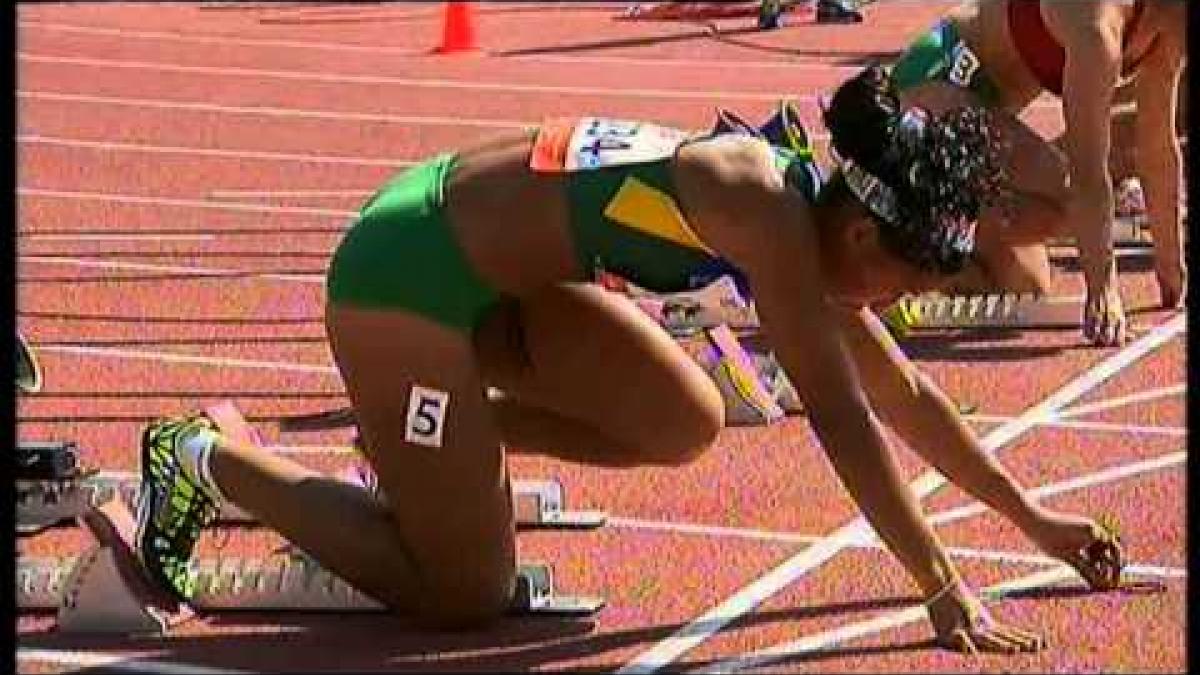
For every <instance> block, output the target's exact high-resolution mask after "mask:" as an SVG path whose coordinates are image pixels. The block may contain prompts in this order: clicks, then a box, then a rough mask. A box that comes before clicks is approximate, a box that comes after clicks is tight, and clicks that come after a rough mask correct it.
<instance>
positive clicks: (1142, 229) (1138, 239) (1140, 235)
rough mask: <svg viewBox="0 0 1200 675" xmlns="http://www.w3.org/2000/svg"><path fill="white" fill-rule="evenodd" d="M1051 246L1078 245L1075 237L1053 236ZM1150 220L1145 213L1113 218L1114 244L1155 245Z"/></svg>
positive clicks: (1138, 246) (1140, 246)
mask: <svg viewBox="0 0 1200 675" xmlns="http://www.w3.org/2000/svg"><path fill="white" fill-rule="evenodd" d="M1046 243H1047V244H1048V245H1050V246H1072V247H1073V246H1076V245H1077V244H1076V241H1075V237H1053V238H1052V239H1050V240H1049V241H1047V242H1046ZM1153 243H1154V241H1153V239H1151V237H1150V221H1149V220H1147V218H1146V216H1144V215H1135V216H1117V217H1115V218H1113V245H1114V246H1115V247H1117V248H1147V247H1149V246H1151V245H1153Z"/></svg>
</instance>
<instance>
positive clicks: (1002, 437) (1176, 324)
mask: <svg viewBox="0 0 1200 675" xmlns="http://www.w3.org/2000/svg"><path fill="white" fill-rule="evenodd" d="M1186 322H1187V316H1186V314H1177V315H1175V317H1173V318H1172V319H1170V320H1168V321H1166V322H1164V323H1163V324H1161V325H1159V326H1157V327H1155V328H1154V329H1153V330H1152V331H1151V332H1149V333H1147V334H1146V335H1143V336H1142V337H1141V338H1139V339H1137V340H1136V341H1134V342H1132V343H1130V344H1129V345H1127V346H1126V347H1124V348H1123V349H1121V350H1120V351H1119V352H1117V354H1116V355H1114V356H1112V357H1110V358H1108V359H1106V360H1104V361H1102V362H1101V363H1099V364H1097V365H1095V366H1093V367H1091V368H1089V369H1087V370H1086V371H1085V372H1084V373H1083V374H1081V375H1080V376H1079V377H1077V378H1075V379H1074V380H1072V381H1071V382H1069V383H1068V384H1066V385H1064V386H1063V387H1062V388H1060V389H1059V390H1058V391H1056V392H1055V393H1053V394H1051V395H1050V396H1049V397H1047V398H1046V399H1044V400H1042V401H1041V402H1040V403H1038V404H1036V405H1034V406H1032V407H1030V408H1029V409H1028V410H1026V411H1025V412H1024V413H1022V414H1021V415H1020V416H1019V417H1017V418H1016V419H1014V420H1012V421H1011V422H1007V423H1005V424H1003V425H1001V426H1000V427H998V428H996V429H995V430H993V431H991V432H990V433H988V434H987V435H986V436H985V437H983V438H982V439H981V444H982V445H983V447H984V448H985V449H986V450H987V451H989V452H994V451H996V450H998V449H999V448H1001V447H1003V446H1004V445H1007V444H1008V443H1010V442H1011V441H1013V440H1015V439H1016V438H1018V437H1020V436H1021V435H1023V434H1024V433H1026V432H1027V431H1029V430H1030V429H1032V428H1033V427H1034V426H1036V425H1037V424H1038V423H1039V422H1041V421H1042V420H1044V419H1046V418H1047V417H1049V416H1050V415H1052V414H1053V413H1054V412H1055V411H1057V410H1058V409H1060V408H1062V407H1064V406H1066V405H1067V404H1069V403H1071V402H1072V401H1074V400H1076V399H1078V398H1079V397H1080V396H1082V395H1084V394H1086V393H1087V392H1089V391H1091V390H1092V389H1094V388H1095V387H1097V386H1099V385H1100V384H1101V383H1102V382H1104V381H1105V380H1107V379H1108V378H1109V377H1111V376H1113V375H1115V374H1116V373H1118V372H1120V371H1122V370H1124V369H1125V368H1127V367H1128V366H1130V365H1131V364H1133V363H1135V362H1136V361H1137V360H1138V359H1140V358H1141V357H1143V356H1145V355H1146V354H1148V353H1149V352H1150V351H1152V350H1154V349H1156V348H1158V347H1159V346H1161V345H1163V344H1164V343H1166V342H1167V341H1169V340H1171V339H1172V338H1174V337H1175V336H1176V335H1178V334H1179V333H1181V332H1183V330H1184V329H1185V327H1186V325H1187V323H1186ZM945 482H946V479H945V477H944V476H942V474H941V473H939V472H937V471H935V470H932V469H931V470H928V471H926V472H925V473H924V474H922V475H921V476H920V477H919V478H917V479H916V480H915V481H913V482H912V483H911V484H910V485H909V488H910V489H911V490H912V491H913V493H914V494H915V496H916V498H917V499H918V500H920V499H922V498H924V497H925V496H926V495H928V494H930V493H932V492H933V491H935V490H937V489H938V488H940V487H941V486H942V485H943V484H945ZM873 537H874V531H873V530H872V529H871V526H870V524H869V523H868V522H867V520H866V518H864V517H862V516H858V517H857V518H855V519H854V520H852V521H850V522H849V523H847V524H845V525H843V526H842V527H840V528H838V529H837V530H835V531H834V532H833V533H831V534H830V535H829V536H827V537H826V538H825V539H823V540H821V541H819V542H817V543H815V544H813V545H812V546H809V547H808V548H806V549H804V550H802V551H800V552H799V553H797V554H796V555H794V556H792V557H791V558H789V559H788V560H786V561H784V562H783V563H782V564H780V565H778V566H777V567H775V568H774V569H772V570H771V571H769V572H767V573H766V574H765V575H763V576H762V577H760V578H758V579H757V580H755V581H753V582H751V583H750V584H749V585H747V586H745V587H744V588H742V589H741V590H739V591H737V592H736V593H734V594H733V596H731V597H730V598H728V599H726V600H725V601H724V602H722V603H720V604H718V605H717V606H716V607H713V608H712V609H709V610H708V611H706V612H704V613H703V614H701V615H700V616H699V617H697V618H696V619H694V620H693V621H691V622H689V623H688V624H687V625H685V626H683V627H682V628H680V629H679V630H677V631H675V632H674V633H672V634H671V635H670V636H668V637H667V638H665V639H663V640H661V641H660V642H658V643H657V644H655V645H654V646H653V647H651V648H650V649H648V650H646V651H644V652H642V653H641V654H638V655H637V656H636V657H635V658H634V659H633V660H632V661H630V662H629V663H627V664H626V665H625V666H624V667H623V668H621V669H620V670H619V671H618V672H620V673H650V672H656V671H658V670H660V669H662V668H665V667H667V666H669V665H670V664H671V663H672V662H674V661H675V660H676V659H678V658H679V657H680V656H682V655H684V654H686V653H687V652H689V651H691V650H692V649H694V648H696V647H697V646H699V645H700V644H701V643H703V642H704V641H705V640H707V639H709V638H710V637H712V636H713V635H714V634H716V633H717V632H719V631H720V630H722V629H723V628H724V627H725V626H727V625H729V624H730V623H732V622H734V621H737V620H738V619H739V618H741V617H742V616H744V615H746V614H747V613H749V612H751V611H753V610H754V608H755V607H757V606H758V605H759V604H761V603H762V602H763V601H765V600H767V599H768V598H770V597H771V596H773V595H775V594H776V593H778V592H779V591H780V590H782V589H783V588H785V587H786V586H788V585H789V584H791V583H792V582H794V581H795V580H797V579H799V578H800V577H802V576H803V575H805V574H807V573H808V572H810V571H811V570H813V569H815V568H817V567H818V566H820V565H822V564H824V563H825V562H826V561H828V560H829V559H830V558H832V557H833V556H834V555H836V554H837V553H838V552H839V551H841V550H843V549H845V548H846V547H848V546H851V545H853V544H854V543H856V542H859V541H863V540H868V539H870V538H873Z"/></svg>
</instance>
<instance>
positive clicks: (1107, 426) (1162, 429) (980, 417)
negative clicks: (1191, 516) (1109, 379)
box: [968, 413, 1188, 437]
mask: <svg viewBox="0 0 1200 675" xmlns="http://www.w3.org/2000/svg"><path fill="white" fill-rule="evenodd" d="M1060 415H1061V413H1060ZM968 419H969V421H975V422H1006V421H1008V420H1011V419H1013V418H1012V417H1008V416H1005V415H984V414H979V413H976V414H973V415H970V416H969V418H968ZM1038 426H1039V427H1049V428H1059V429H1075V430H1077V431H1096V432H1102V433H1103V432H1107V433H1116V434H1150V435H1158V436H1178V437H1182V436H1187V433H1188V430H1187V427H1168V426H1156V425H1145V424H1123V423H1118V422H1090V421H1087V420H1070V419H1067V420H1064V419H1059V418H1058V417H1057V416H1056V417H1053V418H1051V419H1047V420H1043V421H1042V422H1039V423H1038Z"/></svg>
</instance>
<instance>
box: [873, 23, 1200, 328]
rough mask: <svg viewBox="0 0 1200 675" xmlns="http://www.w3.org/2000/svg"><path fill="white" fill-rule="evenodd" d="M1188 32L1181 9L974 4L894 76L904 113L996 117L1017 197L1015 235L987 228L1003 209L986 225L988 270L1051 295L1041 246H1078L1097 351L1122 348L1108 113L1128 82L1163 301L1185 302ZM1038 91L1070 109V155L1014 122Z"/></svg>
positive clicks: (911, 54)
mask: <svg viewBox="0 0 1200 675" xmlns="http://www.w3.org/2000/svg"><path fill="white" fill-rule="evenodd" d="M1186 29H1187V7H1186V3H1185V2H1184V1H1183V0H1133V1H1129V0H1090V1H1088V2H1060V1H1058V0H1041V1H1035V0H997V1H994V0H975V1H972V2H966V3H964V4H961V5H959V6H958V7H957V8H955V9H954V10H952V11H951V12H950V14H949V15H948V16H947V17H946V18H945V19H943V20H942V21H941V22H940V23H939V24H938V25H937V26H936V27H935V28H934V29H933V30H932V31H931V32H930V33H929V34H927V35H925V36H923V37H922V38H920V39H919V40H918V41H917V42H916V43H914V44H913V45H912V46H911V47H910V48H909V50H908V51H907V52H906V53H905V55H904V56H903V57H901V59H900V60H899V62H897V63H896V65H895V68H894V69H893V71H892V77H893V78H894V80H895V82H896V86H897V87H898V88H899V89H900V90H901V91H902V92H903V96H902V99H901V100H902V101H903V102H904V104H905V105H920V106H924V107H926V108H928V109H930V110H932V111H935V112H936V111H941V110H947V109H952V108H958V107H962V106H968V105H975V106H980V105H982V106H987V107H989V108H992V109H994V110H995V111H997V112H998V113H999V114H998V115H997V119H998V120H999V121H998V122H997V130H998V132H999V135H1000V136H1001V137H1003V138H1005V141H1006V142H1005V144H1004V145H1005V146H1006V147H1005V149H1004V151H1003V155H1004V161H1005V164H1006V168H1007V171H1008V174H1009V176H1010V177H1011V180H1012V181H1013V183H1014V188H1015V191H1016V192H1017V193H1018V199H1017V204H1016V205H1015V212H1013V213H1012V214H1011V215H1012V219H1011V226H1010V227H1007V228H1005V227H989V226H988V223H989V221H990V220H991V219H992V218H993V217H997V218H1001V219H1006V217H1005V215H1004V214H1002V213H1001V212H1000V211H992V212H990V213H986V214H985V215H984V218H983V220H982V222H981V226H980V228H979V241H978V242H977V245H978V250H977V254H978V255H977V257H978V260H979V263H980V266H981V268H982V270H981V271H982V272H984V273H985V274H986V275H987V276H988V277H990V279H991V280H992V281H993V282H996V283H999V284H1000V285H1001V286H1003V287H1005V288H1008V289H1012V290H1019V291H1045V290H1046V288H1047V285H1048V283H1049V279H1048V275H1049V265H1048V263H1047V258H1046V250H1045V247H1044V246H1043V245H1042V244H1043V242H1045V240H1046V239H1047V238H1048V237H1050V236H1055V235H1069V236H1076V237H1078V243H1079V255H1080V261H1081V263H1082V268H1083V273H1084V279H1085V282H1086V287H1087V295H1086V300H1085V303H1084V309H1083V328H1084V333H1085V334H1086V335H1087V337H1088V338H1089V339H1090V340H1092V341H1093V342H1095V343H1098V344H1104V345H1112V344H1117V343H1120V342H1122V341H1124V339H1125V336H1126V331H1125V314H1124V310H1123V308H1122V304H1121V296H1120V290H1119V287H1118V284H1117V266H1116V261H1115V258H1114V256H1113V252H1112V217H1113V181H1112V176H1111V175H1110V173H1109V164H1108V160H1109V152H1110V148H1111V144H1112V140H1113V139H1112V134H1111V124H1110V114H1111V113H1110V111H1111V108H1112V103H1113V102H1114V94H1115V92H1116V91H1117V89H1118V87H1119V86H1120V85H1121V84H1122V82H1123V81H1127V80H1130V81H1131V84H1132V86H1133V88H1134V98H1135V99H1136V103H1137V117H1136V121H1135V123H1134V124H1135V132H1134V134H1133V136H1134V138H1135V144H1136V156H1137V163H1138V173H1139V175H1140V179H1141V182H1142V185H1143V186H1144V187H1145V194H1146V203H1147V214H1148V216H1149V219H1150V225H1151V233H1152V235H1153V238H1154V246H1155V272H1156V276H1157V279H1158V287H1159V293H1160V298H1161V301H1162V304H1163V306H1164V307H1168V308H1177V307H1182V306H1183V303H1184V289H1185V275H1186V270H1185V267H1184V259H1183V243H1182V241H1183V240H1182V224H1183V223H1182V220H1181V218H1180V210H1179V195H1180V184H1181V173H1180V167H1181V164H1180V150H1179V142H1178V139H1177V138H1176V135H1175V131H1176V123H1175V115H1176V95H1177V89H1178V86H1179V79H1180V78H1179V75H1180V72H1181V69H1182V67H1183V60H1184V55H1185V51H1186V46H1187V43H1186ZM1043 92H1050V93H1052V94H1056V95H1058V96H1060V97H1061V98H1062V102H1063V113H1064V117H1065V120H1066V133H1065V134H1064V137H1063V141H1064V142H1063V147H1064V148H1065V157H1064V156H1063V153H1061V152H1059V151H1058V149H1057V148H1056V147H1055V146H1054V145H1053V144H1051V143H1050V142H1047V141H1046V140H1044V139H1042V138H1041V137H1039V136H1038V135H1037V134H1036V133H1035V132H1033V131H1032V130H1031V129H1029V128H1028V127H1026V126H1025V125H1023V124H1022V123H1021V122H1020V121H1019V120H1018V119H1017V117H1016V115H1017V114H1018V113H1020V112H1021V111H1022V110H1023V109H1024V108H1026V107H1027V106H1028V105H1029V104H1030V103H1031V102H1032V101H1033V100H1034V99H1035V98H1037V97H1038V96H1039V95H1040V94H1042V93H1043ZM1001 111H1002V112H1001ZM1119 150H1120V149H1119ZM968 285H969V283H968Z"/></svg>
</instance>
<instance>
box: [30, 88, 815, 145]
mask: <svg viewBox="0 0 1200 675" xmlns="http://www.w3.org/2000/svg"><path fill="white" fill-rule="evenodd" d="M17 97H18V98H29V99H35V100H45V101H59V102H70V103H85V104H88V105H113V106H124V107H132V108H151V109H157V110H187V111H191V112H206V113H216V114H231V115H264V116H268V117H282V118H301V119H323V120H338V121H355V122H387V123H395V124H406V125H414V124H421V125H430V126H451V127H454V126H459V127H480V128H487V129H526V128H532V127H534V126H537V124H538V122H537V121H536V120H530V121H525V122H522V121H504V120H492V119H489V120H483V119H472V118H469V117H457V116H456V117H448V116H439V115H390V114H383V113H360V112H341V111H334V110H308V109H302V108H284V107H272V106H229V105H220V104H217V103H206V102H203V101H170V100H163V99H151V98H129V97H123V96H93V95H91V94H78V93H71V92H61V91H29V90H18V91H17ZM813 126H814V127H816V128H823V127H821V126H820V123H819V122H817V123H814V124H813ZM808 137H809V139H811V140H813V141H828V140H829V133H828V132H825V131H821V132H816V131H814V132H813V133H810V134H809V135H808Z"/></svg>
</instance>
